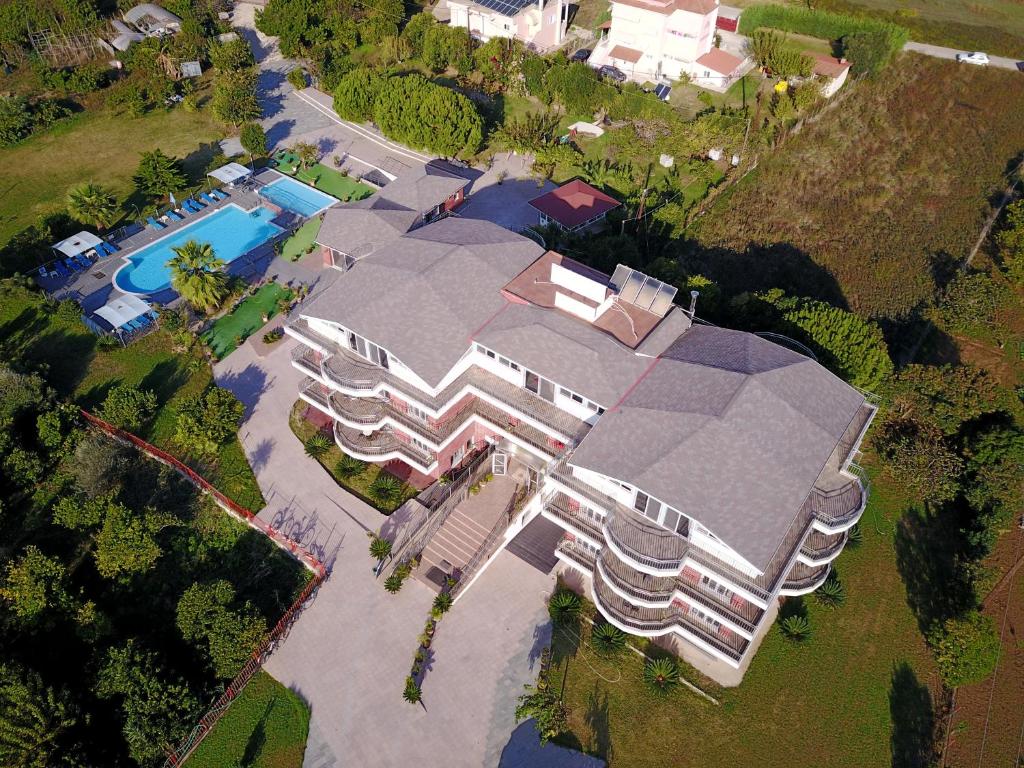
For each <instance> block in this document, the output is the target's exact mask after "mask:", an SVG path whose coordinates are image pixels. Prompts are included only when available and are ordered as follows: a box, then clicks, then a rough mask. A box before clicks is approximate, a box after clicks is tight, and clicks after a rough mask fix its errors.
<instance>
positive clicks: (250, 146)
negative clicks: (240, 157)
mask: <svg viewBox="0 0 1024 768" xmlns="http://www.w3.org/2000/svg"><path fill="white" fill-rule="evenodd" d="M238 138H239V141H241V142H242V149H244V150H245V151H246V152H248V153H249V161H250V162H252V159H253V156H254V155H260V156H262V155H265V154H267V134H266V132H265V131H264V130H263V126H261V125H260V124H259V123H246V124H245V125H243V126H242V130H241V131H240V132H239V134H238Z"/></svg>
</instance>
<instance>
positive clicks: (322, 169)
mask: <svg viewBox="0 0 1024 768" xmlns="http://www.w3.org/2000/svg"><path fill="white" fill-rule="evenodd" d="M274 160H276V166H275V167H276V168H277V170H279V171H280V172H281V173H287V174H288V175H289V176H294V177H295V178H296V179H298V180H299V181H302V182H305V183H306V184H309V185H310V186H312V187H316V188H317V189H319V190H320V191H321V192H326V193H327V194H328V195H331V196H332V197H336V198H338V199H339V200H341V201H342V202H345V203H348V202H353V201H355V200H362V199H363V198H364V197H369V196H370V195H372V194H373V188H372V187H368V186H366V185H365V184H363V183H362V182H360V181H357V180H356V179H355V178H353V177H351V176H347V175H345V174H343V173H341V172H340V171H336V170H334V169H333V168H328V167H327V166H326V165H324V164H323V163H317V164H316V165H312V166H310V167H309V168H300V167H299V158H298V156H297V155H296V154H295V153H294V152H291V151H289V150H286V149H283V150H280V151H279V152H276V153H275V154H274Z"/></svg>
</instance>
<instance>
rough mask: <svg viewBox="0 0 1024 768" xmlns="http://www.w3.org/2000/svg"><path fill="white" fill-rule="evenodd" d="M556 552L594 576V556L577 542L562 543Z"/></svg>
mask: <svg viewBox="0 0 1024 768" xmlns="http://www.w3.org/2000/svg"><path fill="white" fill-rule="evenodd" d="M556 550H557V551H558V552H561V553H562V554H563V555H565V556H566V557H567V558H569V559H570V560H572V561H573V562H574V563H576V565H578V566H579V567H580V568H582V569H583V571H584V572H585V573H588V574H592V573H593V572H594V556H593V555H592V554H591V553H590V552H589V551H588V550H586V549H584V548H583V547H581V546H580V545H579V544H577V543H576V542H574V541H562V542H560V543H559V545H558V547H556Z"/></svg>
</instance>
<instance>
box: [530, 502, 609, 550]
mask: <svg viewBox="0 0 1024 768" xmlns="http://www.w3.org/2000/svg"><path fill="white" fill-rule="evenodd" d="M572 502H573V500H572V499H570V498H569V497H568V496H566V495H565V494H564V493H561V492H559V491H556V492H555V493H553V494H551V495H550V496H549V497H548V498H547V499H546V500H545V503H544V508H545V509H546V510H547V511H548V512H549V513H550V514H551V515H553V516H554V517H557V518H558V519H559V520H564V521H565V522H566V523H568V524H569V525H570V526H572V527H573V528H575V529H576V530H577V531H580V532H582V533H584V534H586V535H587V536H589V537H590V538H592V539H594V540H595V541H597V542H601V541H603V536H602V535H601V523H600V522H598V520H596V519H594V518H591V517H589V516H588V515H587V513H586V512H584V511H583V510H582V509H581V508H580V506H579V504H575V505H574V504H573V503H572ZM574 507H575V508H574Z"/></svg>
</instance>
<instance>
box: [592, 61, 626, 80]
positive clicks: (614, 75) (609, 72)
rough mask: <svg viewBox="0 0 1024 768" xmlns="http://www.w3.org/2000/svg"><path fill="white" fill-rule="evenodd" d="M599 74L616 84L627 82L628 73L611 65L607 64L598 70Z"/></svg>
mask: <svg viewBox="0 0 1024 768" xmlns="http://www.w3.org/2000/svg"><path fill="white" fill-rule="evenodd" d="M597 72H598V74H600V75H601V77H607V78H608V79H609V80H614V81H615V82H616V83H624V82H626V73H625V72H623V71H622V70H621V69H619V68H618V67H613V66H612V65H611V64H605V65H604V66H603V67H601V68H600V69H599V70H597Z"/></svg>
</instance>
